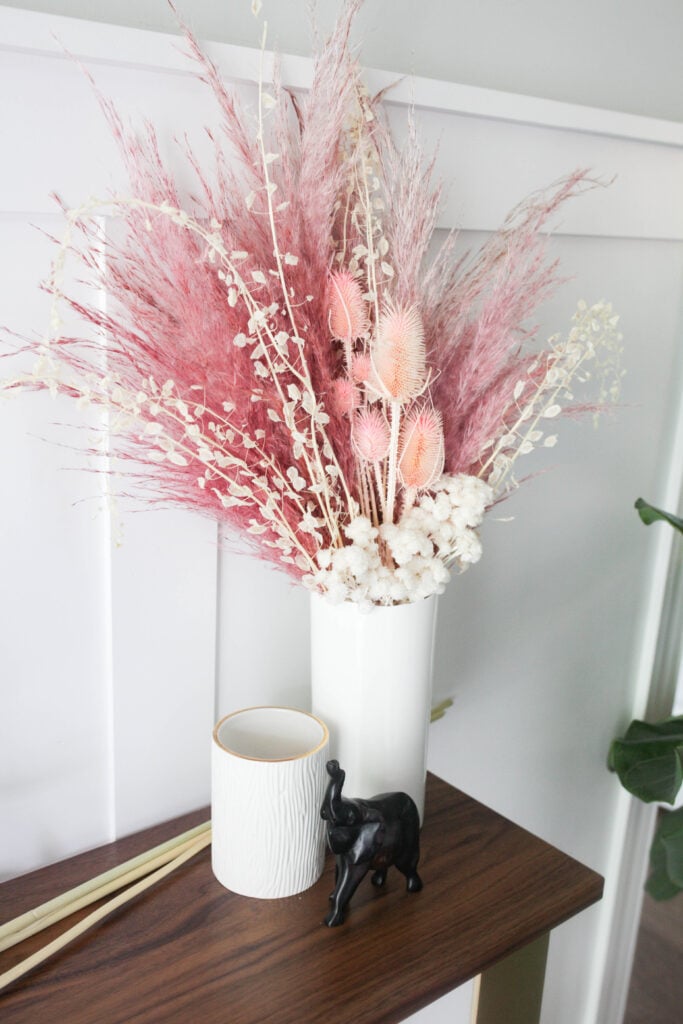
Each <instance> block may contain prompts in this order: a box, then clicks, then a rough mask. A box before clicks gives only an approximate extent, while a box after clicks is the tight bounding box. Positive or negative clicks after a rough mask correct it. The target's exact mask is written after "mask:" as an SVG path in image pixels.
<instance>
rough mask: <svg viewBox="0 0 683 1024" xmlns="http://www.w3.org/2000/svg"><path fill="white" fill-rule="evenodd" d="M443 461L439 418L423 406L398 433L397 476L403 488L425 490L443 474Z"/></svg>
mask: <svg viewBox="0 0 683 1024" xmlns="http://www.w3.org/2000/svg"><path fill="white" fill-rule="evenodd" d="M444 457H445V449H444V437H443V426H442V424H441V416H440V414H439V413H438V412H436V410H435V409H432V408H431V407H430V406H425V407H423V408H422V409H415V410H412V411H411V412H409V413H408V415H407V416H406V418H405V420H404V423H403V430H402V431H401V447H400V452H399V458H398V474H399V478H400V480H401V483H402V484H403V486H404V487H407V488H410V489H414V490H418V491H421V490H424V489H425V488H426V487H431V485H432V484H433V483H435V482H436V480H438V478H439V477H440V476H441V474H442V472H443V465H444Z"/></svg>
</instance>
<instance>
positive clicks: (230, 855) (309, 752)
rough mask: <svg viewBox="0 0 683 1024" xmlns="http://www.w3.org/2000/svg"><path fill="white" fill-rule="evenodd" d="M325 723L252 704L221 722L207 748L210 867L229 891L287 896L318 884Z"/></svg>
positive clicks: (322, 841) (302, 714) (287, 710)
mask: <svg viewBox="0 0 683 1024" xmlns="http://www.w3.org/2000/svg"><path fill="white" fill-rule="evenodd" d="M328 742H329V740H328V733H327V726H326V725H325V724H324V723H323V722H321V721H320V719H318V718H315V717H314V716H313V715H309V714H308V713H307V712H305V711H299V710H297V709H295V708H280V707H256V708H245V709H244V710H242V711H235V712H234V713H233V714H231V715H226V717H225V718H222V719H221V720H220V722H219V723H218V725H217V726H216V728H215V729H214V731H213V744H212V750H211V824H212V839H211V866H212V868H213V873H214V875H215V876H216V878H217V879H218V881H219V882H220V883H221V884H222V885H224V886H225V887H226V889H230V890H231V892H235V893H239V894H240V895H242V896H254V897H257V898H259V899H274V898H277V897H281V896H293V895H294V894H295V893H298V892H303V890H304V889H308V888H309V886H311V885H313V884H314V883H315V882H317V880H318V878H320V875H321V874H322V870H323V861H324V857H325V834H324V829H323V821H322V819H321V817H320V807H321V804H322V800H323V796H324V791H325V786H326V782H327V776H326V773H325V764H326V762H327V759H328Z"/></svg>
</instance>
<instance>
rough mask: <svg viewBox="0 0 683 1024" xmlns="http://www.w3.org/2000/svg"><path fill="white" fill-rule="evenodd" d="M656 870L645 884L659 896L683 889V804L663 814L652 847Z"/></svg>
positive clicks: (652, 866)
mask: <svg viewBox="0 0 683 1024" xmlns="http://www.w3.org/2000/svg"><path fill="white" fill-rule="evenodd" d="M650 867H651V868H652V872H651V874H650V877H649V878H648V880H647V883H646V885H645V888H646V890H647V891H648V892H649V894H650V896H652V898H653V899H655V900H668V899H670V898H671V897H672V896H675V895H676V893H678V892H680V891H681V890H682V889H683V807H679V808H678V810H676V811H667V813H666V814H664V815H663V816H662V820H661V821H660V823H659V826H658V828H657V831H656V833H655V837H654V839H653V841H652V847H651V849H650Z"/></svg>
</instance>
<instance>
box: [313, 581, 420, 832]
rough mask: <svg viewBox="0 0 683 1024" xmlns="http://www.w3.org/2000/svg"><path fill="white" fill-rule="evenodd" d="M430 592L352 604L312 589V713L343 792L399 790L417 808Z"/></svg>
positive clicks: (355, 794) (360, 793)
mask: <svg viewBox="0 0 683 1024" xmlns="http://www.w3.org/2000/svg"><path fill="white" fill-rule="evenodd" d="M436 608H437V598H436V596H433V597H429V598H426V599H425V600H422V601H416V602H414V603H412V604H405V605H395V606H391V607H376V608H373V609H372V610H371V611H369V612H367V611H366V612H364V611H359V609H358V607H357V606H356V605H355V604H352V603H350V602H344V603H342V604H336V605H335V604H332V603H331V602H329V601H327V600H325V598H323V597H321V596H319V595H317V594H313V595H312V596H311V684H312V690H311V698H312V701H311V703H312V710H313V714H314V715H317V716H318V717H319V718H321V719H322V720H323V721H324V722H325V723H326V725H327V727H328V729H329V731H330V756H331V757H334V758H336V759H337V760H338V761H339V763H340V765H341V767H342V768H343V769H344V771H345V772H346V781H345V783H344V794H345V795H346V796H348V797H371V796H375V795H376V794H378V793H387V792H392V791H397V790H402V791H403V792H405V793H408V794H409V795H410V796H411V797H412V798H413V800H414V801H415V803H416V804H417V808H418V811H419V812H420V821H422V819H423V816H424V791H425V777H426V770H427V733H428V729H429V718H430V711H431V704H432V664H433V650H434V630H435V626H436Z"/></svg>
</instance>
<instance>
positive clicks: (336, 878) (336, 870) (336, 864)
mask: <svg viewBox="0 0 683 1024" xmlns="http://www.w3.org/2000/svg"><path fill="white" fill-rule="evenodd" d="M338 885H339V857H335V858H334V889H333V890H332V892H331V893H330V895H329V896H328V897H327V899H328V901H329V902H330V903H334V898H335V895H336V892H337V886H338Z"/></svg>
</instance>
